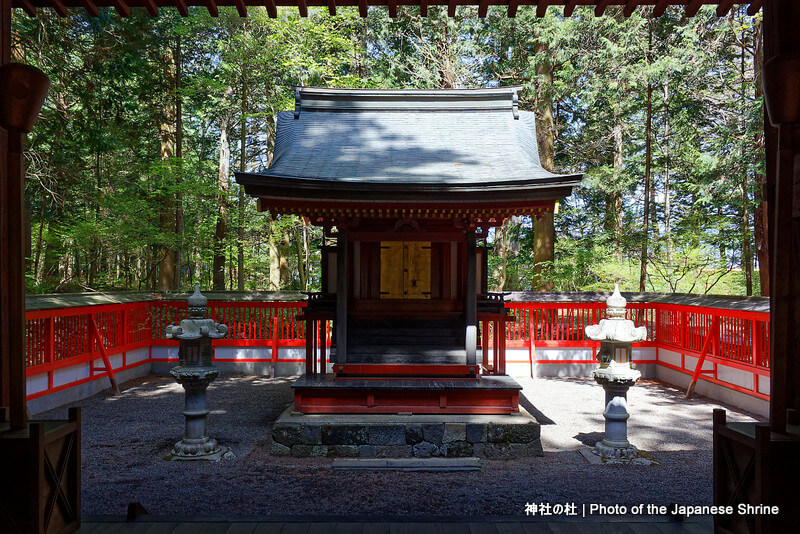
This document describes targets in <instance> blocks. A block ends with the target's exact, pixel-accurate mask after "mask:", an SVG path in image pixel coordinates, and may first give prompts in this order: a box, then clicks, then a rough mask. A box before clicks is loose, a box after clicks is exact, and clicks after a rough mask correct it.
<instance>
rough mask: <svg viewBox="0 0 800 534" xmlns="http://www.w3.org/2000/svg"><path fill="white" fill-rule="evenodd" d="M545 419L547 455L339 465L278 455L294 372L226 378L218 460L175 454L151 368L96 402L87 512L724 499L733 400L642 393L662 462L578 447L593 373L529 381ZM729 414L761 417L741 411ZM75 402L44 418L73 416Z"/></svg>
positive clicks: (496, 510) (87, 437) (634, 405)
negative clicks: (715, 467) (619, 458)
mask: <svg viewBox="0 0 800 534" xmlns="http://www.w3.org/2000/svg"><path fill="white" fill-rule="evenodd" d="M520 382H521V383H522V385H523V386H524V391H523V395H524V397H525V399H523V402H522V404H523V405H524V406H526V408H528V410H529V411H531V412H532V413H534V415H535V416H536V417H537V418H538V419H539V421H540V422H541V423H542V442H543V445H544V450H545V456H544V457H543V458H532V459H519V460H506V461H501V460H492V461H489V460H484V461H482V469H481V470H480V471H477V472H459V473H416V472H415V473H408V472H405V473H392V472H334V471H333V470H332V468H331V464H332V460H330V459H327V458H302V459H301V458H275V457H271V456H269V455H268V451H269V445H270V440H271V438H270V427H271V425H272V423H273V422H274V420H275V419H276V418H277V417H278V416H279V415H280V413H281V412H282V411H283V410H284V408H285V407H286V406H287V405H288V404H289V403H290V402H291V400H292V394H291V390H290V383H291V379H282V378H277V379H268V378H263V377H255V376H223V377H221V378H220V379H218V380H217V381H215V382H214V383H213V384H212V385H211V387H210V388H209V392H208V397H209V408H210V410H211V415H210V416H209V434H210V435H211V436H212V437H215V438H217V440H218V441H219V442H220V443H221V444H224V445H227V446H229V447H230V448H231V450H232V451H233V452H234V453H235V455H236V458H235V459H231V460H223V461H221V462H219V463H206V462H165V461H163V457H164V456H165V455H166V454H167V453H168V452H169V450H170V448H171V447H172V444H173V443H174V442H175V441H177V440H178V439H180V437H181V435H182V432H183V416H182V415H181V410H182V409H183V394H182V389H181V388H180V386H178V385H177V384H175V383H174V381H173V380H172V378H171V377H163V376H147V377H143V378H139V379H136V380H132V381H130V382H127V383H125V384H123V386H122V390H123V393H122V395H121V396H120V397H113V396H112V395H110V392H109V391H106V392H103V393H100V394H98V395H95V396H94V397H92V398H90V399H86V400H84V401H81V402H79V403H75V405H80V406H82V407H83V421H84V424H83V443H82V454H83V459H82V462H83V492H82V508H83V513H85V514H124V513H125V510H126V508H127V504H128V503H129V502H132V501H139V502H141V503H142V504H143V505H144V507H145V508H146V509H147V510H148V511H149V512H150V513H151V514H158V515H175V514H192V515H201V516H261V515H282V516H283V515H295V514H303V515H336V516H339V515H357V516H377V515H420V516H464V515H468V516H486V515H516V516H522V515H523V513H524V507H525V504H526V503H528V502H531V503H533V502H536V503H543V502H544V503H550V504H566V503H575V504H576V505H577V506H578V509H580V507H581V505H583V504H587V505H588V504H591V503H604V504H609V505H611V504H623V505H627V506H630V505H634V504H640V503H645V504H650V503H653V504H664V505H666V504H670V503H684V504H711V499H712V475H711V458H712V436H711V426H712V425H711V411H712V409H713V408H715V407H718V406H720V405H719V404H718V403H715V402H713V401H710V400H709V399H706V398H703V397H699V396H696V398H694V399H692V400H690V401H686V400H684V399H683V392H682V391H680V390H678V389H676V388H672V387H670V386H666V385H664V384H661V383H658V382H654V381H642V383H641V384H640V385H638V386H636V387H634V388H633V389H632V390H631V392H630V394H629V405H630V410H631V413H632V416H631V419H630V424H629V428H630V430H629V435H630V438H631V441H632V442H633V443H634V444H635V445H637V446H638V447H639V448H640V449H643V450H645V451H648V452H650V453H651V454H652V455H653V456H655V457H656V458H657V459H658V460H659V461H660V462H661V465H658V466H647V467H644V466H619V465H617V466H609V465H590V464H588V463H587V462H586V460H585V459H584V458H583V457H582V456H581V455H580V454H579V453H578V452H577V450H578V449H579V448H580V447H583V446H586V445H592V444H594V442H596V441H597V440H598V439H600V438H601V437H602V431H603V418H602V414H601V412H602V404H603V400H602V399H603V390H602V388H601V387H600V386H598V385H596V384H595V383H594V382H593V381H591V380H590V379H580V378H538V379H536V380H530V379H522V380H520ZM723 407H724V408H726V409H727V410H728V417H729V420H734V421H753V420H756V419H755V418H754V417H753V416H751V415H750V414H747V413H744V412H742V411H740V410H737V409H736V408H733V407H731V406H723ZM66 411H67V407H66V406H65V407H61V408H57V409H55V410H51V411H49V412H46V413H44V414H40V415H38V416H37V418H65V417H66Z"/></svg>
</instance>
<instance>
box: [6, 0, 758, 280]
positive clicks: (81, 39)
mask: <svg viewBox="0 0 800 534" xmlns="http://www.w3.org/2000/svg"><path fill="white" fill-rule="evenodd" d="M584 9H585V8H578V9H576V11H575V14H574V16H573V17H571V18H568V19H564V18H563V16H562V14H561V10H560V9H556V8H551V9H549V10H548V11H547V16H545V17H543V18H538V17H536V14H535V10H534V9H533V8H527V9H526V8H520V9H519V11H518V12H517V16H516V18H513V19H509V18H507V16H506V12H505V9H504V8H503V9H500V8H498V9H492V8H490V9H489V13H488V16H487V17H486V18H479V17H478V16H477V9H472V8H465V7H460V8H459V9H458V11H457V16H456V17H454V18H448V17H447V9H446V7H441V8H439V7H433V6H431V7H429V8H428V17H427V18H421V17H420V16H419V9H418V8H406V9H404V8H398V13H397V17H396V18H394V19H392V18H390V17H389V16H388V13H387V11H386V10H385V9H370V11H369V16H368V17H367V18H360V17H359V16H358V11H357V9H355V8H353V9H349V8H339V9H337V15H336V16H334V17H332V16H329V15H328V13H327V10H315V9H309V12H308V17H306V18H303V17H300V16H299V15H298V12H297V9H279V10H278V17H277V18H275V19H270V18H268V16H267V13H266V11H265V10H264V9H250V10H249V16H248V17H247V18H240V17H239V16H238V15H237V13H236V11H235V10H229V9H224V8H223V9H220V11H219V16H218V17H211V16H210V15H209V13H208V11H207V10H205V9H199V8H198V9H190V16H189V17H186V18H182V17H180V16H179V15H178V13H177V12H175V11H174V10H170V9H164V10H161V14H160V16H159V17H157V18H151V17H150V16H149V15H147V13H146V12H145V10H142V9H134V10H132V11H131V16H130V17H129V18H120V17H119V16H118V15H117V14H116V12H114V11H113V10H101V12H100V16H99V17H95V18H90V17H88V16H87V15H86V13H84V12H83V11H78V10H72V11H71V12H70V16H69V17H66V18H60V17H58V16H56V15H55V13H53V12H52V11H50V10H38V11H37V16H36V17H35V18H32V17H28V16H27V15H25V14H24V13H23V12H21V10H16V13H15V14H14V17H15V18H14V27H13V30H14V35H13V40H14V54H15V56H16V57H15V59H16V60H18V61H22V62H25V63H30V64H33V65H36V66H38V67H39V68H41V69H42V70H44V72H45V73H47V74H48V75H49V76H50V78H51V80H52V85H51V88H50V93H49V96H48V99H47V102H46V103H45V107H44V109H43V111H42V115H41V117H40V119H39V121H38V122H37V124H36V127H35V129H34V131H33V133H31V135H30V136H29V138H28V152H27V185H26V198H27V202H26V207H27V214H28V221H29V223H30V224H29V227H30V238H31V239H30V252H29V260H28V269H27V290H28V292H29V293H47V292H64V291H105V290H124V289H133V290H139V289H160V290H169V289H186V288H188V287H190V286H191V285H192V284H194V283H195V282H200V283H201V285H202V286H203V288H209V289H210V288H212V287H213V288H214V289H228V290H237V289H238V290H253V289H259V290H278V289H300V290H315V289H318V288H319V246H320V245H321V243H322V239H323V237H322V235H321V232H319V230H318V229H317V228H314V227H308V226H305V225H304V224H303V221H302V220H301V219H298V218H296V217H288V216H279V217H277V218H272V217H270V216H269V214H266V213H258V212H257V211H256V206H255V202H254V201H253V199H250V198H248V197H246V196H245V195H244V194H243V192H242V190H241V189H240V188H239V187H238V185H237V184H236V183H235V181H234V180H233V171H235V170H245V169H246V170H258V169H261V168H264V167H266V166H267V165H268V164H269V160H270V157H271V150H272V146H273V141H274V129H275V114H276V112H278V111H280V110H286V109H291V108H292V107H293V98H292V92H291V89H290V86H291V85H293V84H301V85H312V86H328V87H379V88H461V87H465V88H469V87H492V86H498V85H521V86H523V87H524V89H523V92H522V94H521V95H520V108H522V109H528V110H532V111H535V112H536V114H537V128H538V133H539V144H540V153H541V155H542V162H543V165H544V166H545V167H546V168H549V169H551V170H554V171H555V172H559V171H561V172H567V171H569V172H573V171H574V172H583V173H585V178H584V181H583V184H582V186H581V187H579V188H577V189H576V190H575V191H574V193H573V195H572V196H571V197H569V198H567V199H566V200H564V201H563V202H561V203H560V205H559V207H558V208H559V209H558V212H557V214H555V216H554V217H553V216H551V217H549V218H548V217H545V218H543V219H540V220H529V219H526V218H515V219H513V220H511V221H508V222H507V223H506V225H505V226H503V227H502V228H501V229H498V230H497V231H495V232H493V233H492V234H490V236H489V239H488V243H487V244H488V245H489V246H490V247H491V250H492V254H491V255H490V266H491V284H490V285H491V286H492V287H493V289H496V290H531V289H533V290H548V289H553V290H563V291H571V290H594V289H604V290H605V289H608V288H609V287H611V286H612V285H613V283H614V282H619V283H620V286H621V288H623V289H627V290H634V291H636V290H646V291H677V292H694V293H730V294H741V295H745V294H746V295H750V294H755V295H758V294H763V295H766V294H768V280H767V277H766V273H767V271H768V264H767V257H768V250H767V241H766V213H765V205H764V202H763V199H762V191H761V190H762V184H763V182H764V172H765V169H764V149H763V143H764V141H763V121H764V115H763V99H762V97H761V94H760V87H761V83H760V80H759V79H758V76H759V73H760V68H761V61H762V52H761V35H760V31H761V29H760V28H761V24H760V16H761V15H760V14H759V15H757V16H756V18H753V17H748V16H747V15H746V13H745V12H744V8H739V9H738V10H736V9H734V10H732V11H731V13H730V15H729V16H727V17H723V18H717V17H716V15H715V14H714V10H713V8H710V7H706V8H704V9H701V10H700V12H699V13H698V15H697V16H696V17H693V18H686V17H685V16H684V12H683V10H679V9H673V8H670V9H668V10H667V13H666V15H665V16H663V17H660V18H657V19H653V18H650V17H649V16H648V9H646V8H640V9H638V10H637V11H636V13H635V14H634V15H633V16H631V17H629V18H625V17H624V16H623V13H622V10H621V8H620V9H615V8H608V9H607V10H606V16H604V17H599V18H596V17H594V16H593V13H592V11H590V10H588V9H586V10H584ZM759 267H760V269H759ZM759 273H762V275H761V276H759Z"/></svg>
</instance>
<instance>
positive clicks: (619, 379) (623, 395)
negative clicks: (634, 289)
mask: <svg viewBox="0 0 800 534" xmlns="http://www.w3.org/2000/svg"><path fill="white" fill-rule="evenodd" d="M626 306H627V301H626V300H625V297H623V296H622V295H620V293H619V286H618V285H615V286H614V294H613V295H611V296H610V297H609V298H608V300H606V307H607V311H606V316H607V317H608V319H602V320H601V321H600V324H595V325H591V326H587V327H586V336H587V337H588V338H589V339H591V340H593V341H599V342H600V351H599V352H598V353H597V359H598V360H600V367H599V368H598V369H595V370H594V371H592V376H593V377H594V379H595V381H596V382H597V383H598V384H600V385H601V386H603V389H604V390H605V392H606V395H605V407H606V408H605V411H604V412H603V417H604V418H605V420H606V428H605V430H606V432H605V437H604V439H603V440H602V441H600V442H599V443H597V444H596V445H595V447H594V449H592V452H594V453H595V454H597V455H598V456H601V457H602V458H604V459H606V458H611V459H619V460H629V459H632V458H634V457H636V455H637V453H638V450H637V449H636V447H634V446H633V445H631V444H630V442H629V441H628V417H630V416H629V414H628V404H627V397H628V389H629V388H630V387H631V386H632V385H634V384H635V383H636V381H637V380H638V379H639V378H640V377H641V376H642V375H641V373H640V372H639V371H637V370H635V369H631V361H632V350H631V346H632V344H633V343H636V342H639V341H644V340H645V339H646V338H647V329H646V328H645V327H644V326H640V327H638V328H637V327H636V326H635V325H634V324H633V321H631V320H629V319H625V307H626Z"/></svg>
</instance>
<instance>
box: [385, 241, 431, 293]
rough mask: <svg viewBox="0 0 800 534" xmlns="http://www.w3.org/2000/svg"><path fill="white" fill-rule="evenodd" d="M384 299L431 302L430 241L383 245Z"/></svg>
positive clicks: (388, 242) (387, 243)
mask: <svg viewBox="0 0 800 534" xmlns="http://www.w3.org/2000/svg"><path fill="white" fill-rule="evenodd" d="M381 298H382V299H430V298H431V244H430V242H429V241H382V242H381Z"/></svg>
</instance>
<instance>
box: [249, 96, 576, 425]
mask: <svg viewBox="0 0 800 534" xmlns="http://www.w3.org/2000/svg"><path fill="white" fill-rule="evenodd" d="M518 90H519V88H516V87H507V88H500V89H471V90H469V89H468V90H369V89H363V90H344V89H322V88H311V87H298V88H296V90H295V109H294V110H293V111H286V112H281V113H280V114H279V115H278V125H277V133H276V144H275V157H274V160H273V162H272V165H271V166H270V167H269V168H268V169H266V170H265V171H263V172H260V173H237V174H236V179H237V181H238V182H239V183H240V184H242V185H244V187H245V191H246V192H247V193H248V194H250V195H253V196H255V197H257V198H258V202H259V209H260V210H262V211H264V210H268V211H269V212H270V213H271V214H273V215H276V214H296V215H301V216H302V217H304V218H305V220H306V221H307V223H309V224H314V225H317V226H320V227H322V228H323V230H324V232H325V235H326V236H331V237H335V239H336V246H335V247H323V250H322V262H321V263H322V293H320V294H312V295H310V298H309V302H308V308H307V311H306V313H305V314H304V318H305V321H306V328H307V330H306V332H307V333H308V334H310V335H307V336H306V339H307V355H306V374H305V376H303V377H301V378H300V379H299V380H298V381H297V382H296V383H295V384H294V391H295V410H296V411H299V412H303V413H398V412H409V413H509V412H515V411H517V410H518V406H517V400H518V391H519V389H520V386H519V385H518V384H517V383H516V382H515V381H514V380H513V379H512V378H510V377H508V376H506V375H505V350H504V338H505V335H504V332H505V323H506V321H508V320H509V318H508V316H507V312H506V309H505V307H504V305H503V299H502V295H498V294H490V293H489V292H488V290H487V264H486V254H485V249H484V248H483V247H480V246H478V242H480V241H483V240H485V239H486V236H487V233H488V231H489V229H490V228H493V227H497V226H500V225H502V224H503V222H504V221H505V220H506V219H507V218H509V217H511V216H515V215H531V216H537V215H538V214H541V213H543V212H545V211H550V210H553V208H554V205H555V202H556V201H557V200H558V199H561V198H564V197H565V196H567V195H569V194H570V192H571V190H572V187H573V186H575V185H577V184H578V183H579V182H580V180H581V175H565V176H561V175H556V174H553V173H550V172H548V171H546V170H544V169H543V168H542V166H541V165H540V163H539V153H538V148H537V142H536V127H535V118H534V114H533V113H530V112H526V111H520V110H519V109H518V106H517V91H518ZM330 319H333V324H334V328H333V332H334V333H333V339H334V345H335V349H333V353H332V354H331V362H332V364H333V374H332V375H329V374H326V373H325V370H326V357H325V331H326V329H325V325H326V322H327V321H328V320H330ZM490 338H491V339H490ZM479 340H480V343H479ZM479 344H480V346H481V349H482V350H481V352H482V355H481V358H478V345H479ZM490 345H491V346H492V351H491V354H490V351H489V350H488V349H489V346H490ZM317 353H319V358H317Z"/></svg>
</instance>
